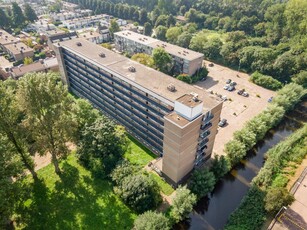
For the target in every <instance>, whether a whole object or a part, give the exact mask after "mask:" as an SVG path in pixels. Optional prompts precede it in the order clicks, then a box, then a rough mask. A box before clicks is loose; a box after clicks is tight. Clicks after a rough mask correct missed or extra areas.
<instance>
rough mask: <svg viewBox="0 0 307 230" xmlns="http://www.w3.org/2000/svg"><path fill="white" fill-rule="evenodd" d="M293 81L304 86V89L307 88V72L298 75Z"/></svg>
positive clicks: (303, 71)
mask: <svg viewBox="0 0 307 230" xmlns="http://www.w3.org/2000/svg"><path fill="white" fill-rule="evenodd" d="M292 81H293V82H295V83H296V84H298V85H301V86H303V87H304V88H307V71H306V70H302V71H300V72H299V73H298V74H296V75H294V76H293V77H292Z"/></svg>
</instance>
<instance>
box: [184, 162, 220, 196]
mask: <svg viewBox="0 0 307 230" xmlns="http://www.w3.org/2000/svg"><path fill="white" fill-rule="evenodd" d="M215 181H216V179H215V176H214V174H213V173H212V172H210V171H209V170H208V169H207V168H206V169H204V170H196V171H195V172H194V173H193V175H192V178H191V182H190V184H189V189H191V192H192V193H194V194H195V195H197V197H198V198H199V199H200V198H202V197H203V196H206V195H207V194H208V193H209V192H211V191H212V190H213V189H214V185H215Z"/></svg>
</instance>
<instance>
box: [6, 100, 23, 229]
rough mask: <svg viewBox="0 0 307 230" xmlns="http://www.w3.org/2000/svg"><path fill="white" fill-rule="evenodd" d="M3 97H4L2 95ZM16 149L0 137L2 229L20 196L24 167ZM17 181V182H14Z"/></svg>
mask: <svg viewBox="0 0 307 230" xmlns="http://www.w3.org/2000/svg"><path fill="white" fill-rule="evenodd" d="M1 96H2V95H1ZM14 151H15V150H14V147H13V146H12V144H11V143H10V142H9V141H8V140H7V139H6V138H4V137H3V136H1V135H0V187H1V192H0V214H1V215H0V228H1V229H6V227H7V226H6V225H7V224H8V223H9V219H10V217H11V215H12V214H13V211H14V207H15V204H16V203H17V201H18V198H19V196H20V193H21V192H22V190H21V184H20V180H19V177H20V176H21V175H22V172H23V166H22V163H21V162H20V159H19V158H17V157H16V154H15V153H14ZM13 178H14V179H15V181H14V180H13Z"/></svg>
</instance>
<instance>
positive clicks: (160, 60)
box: [152, 48, 172, 73]
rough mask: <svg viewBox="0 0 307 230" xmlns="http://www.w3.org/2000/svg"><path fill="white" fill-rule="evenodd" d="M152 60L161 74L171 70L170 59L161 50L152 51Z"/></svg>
mask: <svg viewBox="0 0 307 230" xmlns="http://www.w3.org/2000/svg"><path fill="white" fill-rule="evenodd" d="M152 58H153V60H154V62H155V66H156V67H157V69H158V70H160V71H161V72H163V73H168V72H169V71H170V69H171V68H172V58H171V56H170V55H169V54H168V53H167V52H166V51H165V50H164V49H163V48H156V49H154V50H153V53H152Z"/></svg>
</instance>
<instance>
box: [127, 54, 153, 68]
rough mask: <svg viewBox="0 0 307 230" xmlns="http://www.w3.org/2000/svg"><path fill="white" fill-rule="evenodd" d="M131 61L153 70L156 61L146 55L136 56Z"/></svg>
mask: <svg viewBox="0 0 307 230" xmlns="http://www.w3.org/2000/svg"><path fill="white" fill-rule="evenodd" d="M131 59H132V60H133V61H137V62H139V63H141V64H143V65H146V66H148V67H151V68H153V67H154V65H155V62H154V59H153V58H152V57H151V56H150V55H148V54H145V53H137V54H134V55H133V56H132V57H131Z"/></svg>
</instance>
